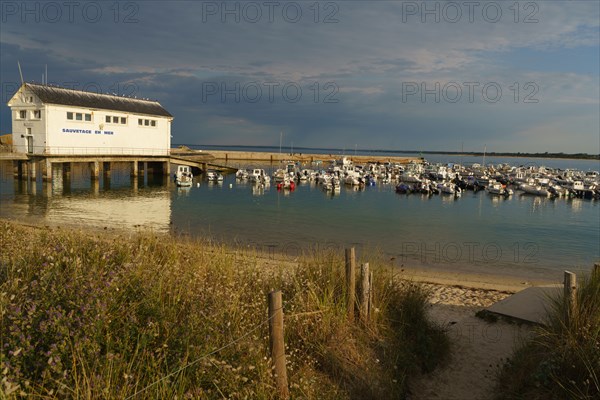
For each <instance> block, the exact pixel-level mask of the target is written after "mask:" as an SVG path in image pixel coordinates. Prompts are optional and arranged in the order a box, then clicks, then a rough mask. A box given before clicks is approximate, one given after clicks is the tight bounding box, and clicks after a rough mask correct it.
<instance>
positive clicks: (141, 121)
mask: <svg viewBox="0 0 600 400" xmlns="http://www.w3.org/2000/svg"><path fill="white" fill-rule="evenodd" d="M138 125H139V126H156V120H154V119H142V118H138Z"/></svg>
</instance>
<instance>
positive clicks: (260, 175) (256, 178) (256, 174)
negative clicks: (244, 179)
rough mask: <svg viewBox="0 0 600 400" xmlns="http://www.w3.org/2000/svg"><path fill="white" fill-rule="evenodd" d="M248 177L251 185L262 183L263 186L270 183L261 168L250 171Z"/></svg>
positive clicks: (269, 179)
mask: <svg viewBox="0 0 600 400" xmlns="http://www.w3.org/2000/svg"><path fill="white" fill-rule="evenodd" d="M248 177H249V179H250V181H251V182H252V183H263V184H265V185H267V184H269V183H271V178H270V177H269V175H267V174H266V172H265V170H264V169H261V168H254V169H252V170H250V172H249V173H248Z"/></svg>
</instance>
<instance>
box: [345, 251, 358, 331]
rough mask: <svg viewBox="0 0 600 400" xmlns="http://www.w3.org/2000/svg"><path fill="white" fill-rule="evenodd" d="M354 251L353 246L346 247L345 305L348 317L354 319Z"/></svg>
mask: <svg viewBox="0 0 600 400" xmlns="http://www.w3.org/2000/svg"><path fill="white" fill-rule="evenodd" d="M355 270H356V253H355V251H354V247H351V248H349V249H346V307H347V310H348V319H349V320H350V321H354V305H355V304H356V278H355V272H354V271H355Z"/></svg>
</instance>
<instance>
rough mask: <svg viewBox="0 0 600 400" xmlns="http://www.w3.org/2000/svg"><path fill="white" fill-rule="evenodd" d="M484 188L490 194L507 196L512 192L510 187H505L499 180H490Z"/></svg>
mask: <svg viewBox="0 0 600 400" xmlns="http://www.w3.org/2000/svg"><path fill="white" fill-rule="evenodd" d="M485 190H486V191H487V192H488V193H489V194H492V195H496V196H505V197H508V196H510V195H511V194H513V191H512V190H511V189H507V188H506V187H505V186H504V185H502V184H501V183H499V182H490V184H489V185H488V186H487V187H486V188H485Z"/></svg>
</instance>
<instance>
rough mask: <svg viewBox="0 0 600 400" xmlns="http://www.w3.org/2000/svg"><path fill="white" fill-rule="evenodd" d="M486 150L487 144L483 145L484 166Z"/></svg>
mask: <svg viewBox="0 0 600 400" xmlns="http://www.w3.org/2000/svg"><path fill="white" fill-rule="evenodd" d="M486 150H487V144H485V145H483V167H484V168H485V152H486Z"/></svg>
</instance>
